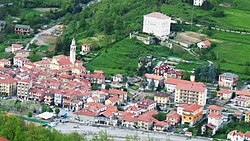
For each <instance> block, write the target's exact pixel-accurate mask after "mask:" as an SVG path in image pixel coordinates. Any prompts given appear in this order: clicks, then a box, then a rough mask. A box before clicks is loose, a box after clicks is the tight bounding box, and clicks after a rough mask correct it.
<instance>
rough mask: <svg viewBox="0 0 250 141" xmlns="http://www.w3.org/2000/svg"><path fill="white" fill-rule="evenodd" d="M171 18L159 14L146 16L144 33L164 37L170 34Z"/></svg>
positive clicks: (154, 13)
mask: <svg viewBox="0 0 250 141" xmlns="http://www.w3.org/2000/svg"><path fill="white" fill-rule="evenodd" d="M170 26H171V17H169V16H166V15H164V14H162V13H159V12H153V13H150V14H147V15H144V18H143V32H144V33H148V34H153V35H155V36H158V37H164V36H167V35H169V34H170Z"/></svg>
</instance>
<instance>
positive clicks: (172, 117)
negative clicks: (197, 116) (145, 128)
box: [166, 111, 181, 126]
mask: <svg viewBox="0 0 250 141" xmlns="http://www.w3.org/2000/svg"><path fill="white" fill-rule="evenodd" d="M166 121H169V122H170V124H171V125H172V126H176V125H178V124H179V123H180V121H181V115H179V114H178V113H177V112H175V111H173V112H170V113H169V114H168V115H167V117H166Z"/></svg>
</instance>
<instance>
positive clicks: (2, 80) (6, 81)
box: [0, 75, 16, 84]
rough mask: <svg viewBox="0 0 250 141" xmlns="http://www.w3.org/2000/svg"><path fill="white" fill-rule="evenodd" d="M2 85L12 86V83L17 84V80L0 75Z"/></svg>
mask: <svg viewBox="0 0 250 141" xmlns="http://www.w3.org/2000/svg"><path fill="white" fill-rule="evenodd" d="M0 83H7V84H11V83H16V80H15V79H14V78H12V77H10V76H6V75H0Z"/></svg>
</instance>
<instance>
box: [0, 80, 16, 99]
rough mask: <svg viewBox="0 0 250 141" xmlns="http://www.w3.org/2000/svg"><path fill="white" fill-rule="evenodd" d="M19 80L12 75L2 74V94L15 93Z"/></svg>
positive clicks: (0, 83) (0, 90)
mask: <svg viewBox="0 0 250 141" xmlns="http://www.w3.org/2000/svg"><path fill="white" fill-rule="evenodd" d="M16 85H17V82H16V80H15V79H13V78H12V77H10V76H6V75H0V94H3V95H13V94H16Z"/></svg>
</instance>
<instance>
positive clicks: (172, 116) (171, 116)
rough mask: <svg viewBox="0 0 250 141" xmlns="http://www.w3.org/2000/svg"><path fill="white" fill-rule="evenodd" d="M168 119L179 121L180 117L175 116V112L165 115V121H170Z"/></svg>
mask: <svg viewBox="0 0 250 141" xmlns="http://www.w3.org/2000/svg"><path fill="white" fill-rule="evenodd" d="M170 118H172V119H177V120H180V119H181V115H179V114H177V112H170V113H169V114H168V115H167V119H170Z"/></svg>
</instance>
